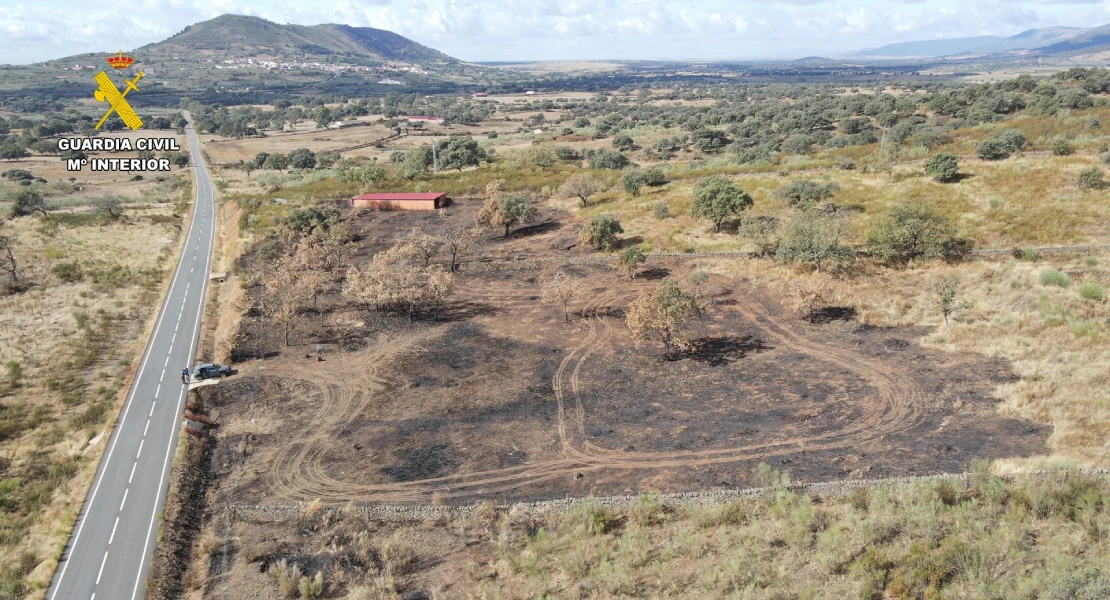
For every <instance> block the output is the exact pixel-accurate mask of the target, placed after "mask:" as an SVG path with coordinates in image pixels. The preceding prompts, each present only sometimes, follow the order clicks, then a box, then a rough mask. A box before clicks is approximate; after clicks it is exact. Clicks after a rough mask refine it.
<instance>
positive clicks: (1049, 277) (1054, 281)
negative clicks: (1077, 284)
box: [1041, 269, 1071, 288]
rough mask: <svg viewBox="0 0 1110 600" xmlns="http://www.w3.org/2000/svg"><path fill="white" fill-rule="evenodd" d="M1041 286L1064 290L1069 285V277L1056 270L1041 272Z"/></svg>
mask: <svg viewBox="0 0 1110 600" xmlns="http://www.w3.org/2000/svg"><path fill="white" fill-rule="evenodd" d="M1041 285H1054V286H1056V287H1062V288H1066V287H1068V286H1070V285H1071V277H1068V274H1067V273H1064V272H1063V271H1057V270H1056V269H1049V270H1047V271H1041Z"/></svg>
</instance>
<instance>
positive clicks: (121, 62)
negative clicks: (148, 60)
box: [108, 50, 135, 69]
mask: <svg viewBox="0 0 1110 600" xmlns="http://www.w3.org/2000/svg"><path fill="white" fill-rule="evenodd" d="M133 62H135V59H134V58H131V57H130V56H124V55H123V51H122V50H120V52H119V54H117V55H115V56H109V57H108V64H109V65H111V66H112V68H113V69H126V68H128V67H130V66H131V63H133Z"/></svg>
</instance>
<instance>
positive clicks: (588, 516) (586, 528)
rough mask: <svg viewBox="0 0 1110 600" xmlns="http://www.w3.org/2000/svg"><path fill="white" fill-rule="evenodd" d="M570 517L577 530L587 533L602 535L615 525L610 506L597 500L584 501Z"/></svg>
mask: <svg viewBox="0 0 1110 600" xmlns="http://www.w3.org/2000/svg"><path fill="white" fill-rule="evenodd" d="M568 517H569V518H570V522H571V523H572V524H573V525H574V527H575V529H576V530H578V531H579V532H581V533H585V534H587V535H601V534H603V533H605V532H607V531H609V528H610V527H612V525H613V515H612V513H610V512H609V508H608V507H607V506H604V505H602V504H600V503H599V502H597V501H595V500H587V501H585V502H582V503H581V504H580V505H579V506H578V507H577V508H576V509H575V510H574V511H572V512H571V513H570V514H569V515H568Z"/></svg>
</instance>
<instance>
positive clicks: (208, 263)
mask: <svg viewBox="0 0 1110 600" xmlns="http://www.w3.org/2000/svg"><path fill="white" fill-rule="evenodd" d="M198 154H199V153H198ZM194 172H195V173H199V172H198V171H194ZM197 204H200V198H199V197H198V198H197ZM214 231H215V230H214V229H213V232H211V233H209V234H208V235H209V239H208V247H209V249H211V247H212V239H213V237H214ZM211 267H212V253H211V251H210V252H209V253H208V256H207V257H206V258H205V265H204V268H205V270H206V271H211V270H212V269H211ZM207 284H208V280H207V279H202V280H201V283H200V297H201V305H200V307H199V308H198V309H197V316H196V321H195V322H194V323H193V337H192V341H190V342H189V361H190V362H192V360H193V359H194V358H195V356H194V353H195V351H196V348H197V332H198V331H200V316H201V314H202V313H204V291H205V287H206V286H207ZM188 289H189V285H188V284H186V285H185V290H186V292H187V291H188ZM184 400H185V390H184V389H182V390H181V392H180V393H179V394H178V396H177V413H175V414H181V403H182V402H183V401H184ZM177 424H178V419H171V420H170V432H169V435H168V436H166V438H167V439H168V442H167V443H166V458H165V460H163V461H162V475H161V476H160V477H159V478H158V488H157V489H158V493H157V494H156V495H155V496H154V507H153V508H154V510H151V513H150V524H149V525H148V526H147V530H146V541H144V542H143V552H142V554H140V555H139V570H138V573H136V574H135V587H134V588H133V589H132V591H131V600H135V599H136V598H137V597H138V595H139V583H140V582H141V581H142V577H143V565H145V564H147V559H146V551H147V548H149V546H150V537H151V535H152V534H153V533H154V519H155V517H157V516H158V511H157V507H158V505H159V502H160V499H161V497H162V488H163V486H164V483H165V481H166V469H168V468H169V466H170V457H171V456H172V452H171V451H172V450H173V443H174V441H175V439H174V435H173V434H174V431H175V430H176V429H177Z"/></svg>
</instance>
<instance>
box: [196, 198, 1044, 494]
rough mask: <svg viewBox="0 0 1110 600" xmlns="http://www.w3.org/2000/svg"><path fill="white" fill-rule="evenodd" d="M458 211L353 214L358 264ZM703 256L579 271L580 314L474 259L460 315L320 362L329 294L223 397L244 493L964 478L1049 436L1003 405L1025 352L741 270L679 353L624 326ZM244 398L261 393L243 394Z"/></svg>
mask: <svg viewBox="0 0 1110 600" xmlns="http://www.w3.org/2000/svg"><path fill="white" fill-rule="evenodd" d="M471 210H472V208H470V207H468V206H466V205H460V206H458V207H456V208H454V209H450V210H449V211H448V216H447V218H446V223H448V224H450V223H452V222H458V221H464V222H465V220H466V219H468V218H470V217H469V214H468V213H469V212H470V211H471ZM443 220H444V219H443V218H442V217H439V216H437V215H434V214H418V213H407V214H406V213H395V214H388V213H385V214H373V213H370V214H368V215H366V216H364V217H362V218H361V219H357V220H356V221H354V222H353V223H352V229H353V231H354V232H356V235H357V237H358V238H360V239H361V240H363V242H362V243H360V244H359V247H360V249H359V251H358V253H357V254H356V255H355V258H354V259H352V260H355V261H364V260H367V259H368V258H369V254H370V253H372V252H375V251H380V249H384V248H385V247H388V246H389V245H391V244H392V243H393V241H394V240H395V239H396V238H397V237H399V235H400V234H402V233H405V232H407V231H408V230H409V229H411V228H413V227H415V226H420V225H423V226H424V227H425V228H427V229H431V228H432V227H434V226H435V225H437V224H438V222H439V221H443ZM430 221H431V222H430ZM572 224H573V219H572V218H571V217H569V216H568V215H566V213H564V212H562V211H557V210H550V211H549V212H547V213H545V217H544V218H541V221H540V222H539V223H537V224H536V225H535V226H532V227H530V228H527V229H525V230H523V231H522V233H519V234H517V235H515V236H512V237H511V239H509V240H502V239H500V238H496V239H493V240H490V241H487V242H484V243H483V244H482V246H481V248H479V249H476V250H475V251H474V252H473V254H472V255H471V256H470V257H469V258H468V260H470V261H474V262H477V263H480V262H481V261H482V260H483V259H484V257H488V258H495V257H499V256H506V255H510V256H513V257H514V258H517V259H519V258H526V257H528V256H536V257H546V258H551V257H553V256H555V257H557V256H559V255H560V254H562V255H564V256H566V257H567V258H570V257H573V256H577V255H580V254H581V252H580V251H574V250H571V251H566V250H561V251H560V250H557V248H565V247H567V246H568V245H571V246H573V245H575V242H574V239H573V237H572V238H571V239H570V240H569V244H568V240H567V239H566V237H567V229H571V228H572ZM468 264H471V263H468ZM692 270H693V269H692V268H691V265H690V264H688V263H676V264H653V265H652V266H651V268H649V269H647V270H645V272H644V273H643V274H641V275H640V276H639V277H638V278H636V279H634V280H628V279H627V277H626V276H623V275H621V274H620V273H618V272H615V271H610V270H609V269H607V268H600V269H599V268H597V267H578V268H572V269H570V270H569V271H568V272H570V273H571V274H573V275H574V276H576V277H578V278H579V279H580V281H581V284H580V285H581V286H582V287H583V289H584V291H586V293H585V294H584V295H583V300H582V301H580V302H576V303H574V304H573V305H572V306H571V310H572V313H573V314H574V315H575V317H574V319H573V320H572V322H571V323H569V324H566V323H563V322H562V321H563V319H562V314H561V311H560V310H559V309H558V307H556V306H551V305H549V304H544V303H540V302H539V301H538V299H539V296H540V295H541V291H540V289H539V285H538V282H540V281H543V280H544V279H546V278H547V277H549V276H550V275H551V272H550V271H546V272H544V271H538V272H525V273H519V272H483V271H473V272H471V271H463V272H461V273H459V274H458V275H457V277H458V283H457V285H458V286H459V292H458V293H457V294H456V296H455V297H454V298H453V300H452V301H451V302H449V303H448V304H447V305H445V306H444V307H443V309H442V310H441V311H440V320H441V321H442V322H440V323H437V322H434V321H433V322H427V321H429V319H427V315H425V319H424V321H425V322H422V323H419V324H417V325H415V326H411V327H410V326H407V325H405V324H403V323H397V322H395V321H391V320H387V321H386V322H384V323H381V324H378V325H376V326H374V328H373V329H372V330H370V331H367V332H366V333H367V334H368V335H367V334H363V337H364V341H363V342H360V343H357V342H356V343H353V345H352V342H350V341H348V343H347V345H346V346H347V348H346V351H344V352H335V353H332V354H327V355H324V356H323V357H322V358H324V359H325V360H324V361H323V362H317V361H316V360H305V358H304V353H305V352H308V353H309V354H312V355H313V356H315V351H314V350H313V345H314V344H316V343H320V342H325V343H327V342H329V341H331V342H332V343H333V344H334V340H329V338H331V337H333V336H334V333H329V329H330V328H329V327H328V324H330V323H331V322H333V320H334V319H335V318H336V315H337V314H343V313H352V312H354V313H356V314H357V313H358V311H357V307H352V306H351V305H349V304H348V303H347V302H345V301H343V300H342V299H341V298H338V297H334V296H331V297H322V298H320V299H319V306H320V310H321V314H320V315H319V316H312V317H306V318H305V319H303V320H302V321H301V322H300V323H299V324H298V326H297V329H296V330H295V331H294V333H293V337H292V339H293V346H290V347H285V346H282V342H281V332H280V331H279V330H278V329H276V328H271V329H270V331H269V335H268V337H267V339H266V340H265V341H264V342H263V343H262V344H261V347H264V348H267V349H270V350H273V349H275V348H276V349H279V350H280V354H279V355H278V356H276V357H273V358H270V359H267V361H266V362H267V365H266V370H265V371H264V372H257V371H256V372H254V373H253V374H252V375H246V376H240V377H239V378H237V379H234V380H230V381H228V382H226V383H224V384H223V385H221V386H218V388H217V391H216V392H213V393H215V394H217V398H214V399H213V400H212V403H213V404H214V405H216V406H219V407H220V414H221V422H222V426H223V433H222V436H221V437H222V439H223V440H225V442H224V443H226V444H228V446H229V448H230V447H244V444H245V447H249V448H250V449H249V450H244V451H243V452H244V457H243V459H242V460H243V461H244V462H243V469H244V473H246V475H244V476H243V479H242V481H241V482H240V483H238V484H237V492H236V494H237V497H238V498H239V499H240V500H241V501H247V502H259V501H263V502H281V501H310V500H314V499H320V500H322V501H324V502H325V503H330V504H342V503H346V502H349V501H350V502H365V501H372V502H429V501H431V499H432V498H433V497H436V498H440V499H443V500H447V501H452V502H457V501H469V500H476V499H481V498H494V499H535V498H550V497H559V496H562V495H564V494H571V495H575V496H581V495H587V494H612V493H628V492H631V493H636V492H645V491H678V490H683V489H706V488H714V487H722V486H724V487H729V486H737V485H745V483H746V482H745V478H746V474H747V473H748V472H750V471H751V469H752V468H753V467H754V465H755V464H756V463H758V462H760V461H774V462H775V463H776V464H783V465H790V469H791V471H792V472H793V473H795V474H796V476H797V477H800V478H804V479H806V480H821V479H829V478H835V477H845V476H855V477H859V476H863V475H865V474H866V475H867V476H869V477H875V476H892V475H905V474H914V473H932V472H951V471H958V470H960V469H961V468H962V466H963V465H965V464H967V463H968V462H969V461H970V460H971V459H972V458H975V457H991V458H1009V457H1021V456H1029V455H1034V454H1039V453H1042V452H1043V444H1044V440H1045V438H1046V435H1047V432H1046V431H1045V430H1044V429H1043V428H1042V427H1040V426H1038V425H1035V424H1034V423H1032V422H1029V421H1022V420H1018V419H1011V418H1006V417H1001V416H999V415H998V414H997V411H996V409H995V400H994V399H993V398H992V393H993V390H994V388H995V387H996V386H997V385H999V384H1002V383H1007V382H1012V381H1014V379H1015V378H1014V377H1013V375H1012V374H1011V368H1010V366H1009V364H1008V362H1007V361H1005V360H1001V359H988V358H986V357H982V356H977V355H973V354H969V353H954V354H947V353H940V352H937V351H936V350H928V349H924V348H922V347H920V346H918V345H917V344H916V342H915V341H914V340H915V339H916V338H918V337H920V336H921V335H922V333H924V332H923V331H921V330H913V329H909V328H889V329H884V328H874V327H870V326H858V325H855V324H851V323H845V322H841V321H839V318H840V317H839V315H838V314H837V318H836V319H833V320H831V321H828V320H826V321H827V322H824V323H820V322H818V323H810V322H807V321H804V320H802V319H798V318H797V317H793V316H791V315H790V314H788V313H787V311H785V310H784V309H783V308H782V307H781V306H779V305H778V304H777V303H776V302H775V301H774V300H773V299H772V298H770V297H768V296H767V295H766V294H765V293H764V292H763V291H762V290H761V289H760V288H759V287H758V286H756V285H753V284H752V283H751V282H750V281H746V280H745V279H744V278H735V277H725V276H718V277H714V278H712V279H711V280H709V281H708V282H707V283H705V284H704V286H703V287H704V291H703V295H704V300H703V301H704V302H705V303H707V305H708V309H707V313H706V315H705V316H704V317H703V319H702V320H701V321H700V322H699V323H697V324H696V326H695V329H694V333H693V334H692V335H693V345H692V348H691V349H690V350H688V351H687V352H686V353H685V354H684V355H683V356H682V358H681V359H680V360H662V359H661V357H660V355H659V353H658V349H656V348H654V347H653V346H652V345H650V344H649V345H641V346H639V347H637V345H636V344H635V343H634V342H633V340H632V339H631V338H630V336H629V334H628V332H627V329H626V328H625V327H624V326H623V323H622V318H621V317H622V316H623V311H624V308H625V306H626V305H627V303H628V302H629V301H630V300H632V299H633V298H635V297H636V295H637V294H638V293H639V292H640V291H642V290H644V289H647V288H649V287H651V286H653V285H656V284H657V281H658V279H660V278H662V277H665V276H670V277H673V278H675V279H677V280H679V281H683V280H685V279H686V276H687V275H688V274H689V273H690V272H692ZM830 314H836V313H833V312H830ZM847 314H848V315H849V317H850V314H851V311H850V310H849V311H847ZM258 326H259V325H258V321H257V319H256V318H255V319H245V320H244V322H243V329H242V330H241V332H240V337H239V340H240V346H239V349H238V350H237V352H236V354H237V356H238V359H239V361H243V360H245V359H247V358H249V357H250V356H252V353H253V352H254V350H255V349H256V348H258V347H259V346H260V345H259V343H258V341H257V339H256V337H255V336H256V335H257V332H258ZM562 340H565V341H562ZM364 345H365V346H364ZM242 397H250V398H253V400H252V401H251V402H249V403H243V402H237V401H235V400H234V399H236V398H242ZM290 420H291V421H293V422H298V423H311V425H309V426H306V427H305V428H304V431H303V433H295V434H294V435H292V436H289V435H287V434H286V433H283V428H282V425H281V424H282V423H283V422H287V421H290ZM880 432H881V433H880Z"/></svg>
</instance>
